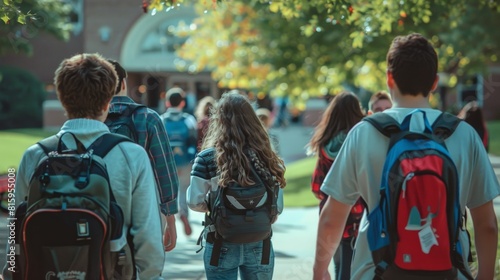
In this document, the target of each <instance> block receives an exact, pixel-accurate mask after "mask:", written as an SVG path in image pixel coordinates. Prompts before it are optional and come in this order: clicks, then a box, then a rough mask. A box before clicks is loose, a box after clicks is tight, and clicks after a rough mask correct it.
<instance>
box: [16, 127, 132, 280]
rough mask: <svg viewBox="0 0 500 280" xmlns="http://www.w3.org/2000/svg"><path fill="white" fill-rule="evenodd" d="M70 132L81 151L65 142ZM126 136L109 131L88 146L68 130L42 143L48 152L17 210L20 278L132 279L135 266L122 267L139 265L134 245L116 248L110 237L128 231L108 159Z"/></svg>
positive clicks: (118, 235)
mask: <svg viewBox="0 0 500 280" xmlns="http://www.w3.org/2000/svg"><path fill="white" fill-rule="evenodd" d="M69 135H71V136H73V138H74V140H75V142H76V144H77V150H76V151H74V150H67V149H65V148H64V147H63V146H64V143H63V142H62V140H61V139H62V138H63V137H66V136H69ZM123 141H130V139H128V138H126V137H123V136H121V135H116V134H112V133H107V134H104V135H103V136H101V137H100V138H98V139H97V140H96V141H95V142H94V143H93V144H91V145H90V146H89V147H88V148H87V149H85V147H84V146H83V144H81V142H80V141H79V140H78V139H77V138H76V137H75V135H73V134H72V133H65V134H63V135H62V136H61V137H60V138H59V137H57V136H52V137H49V138H47V139H44V140H42V141H40V142H39V143H38V145H40V147H42V149H43V150H44V152H45V154H46V157H45V158H44V159H43V160H42V161H41V163H40V164H39V165H38V167H37V168H36V170H35V172H34V174H33V176H32V178H31V180H30V183H29V191H28V196H27V200H26V201H23V202H22V203H21V204H20V205H19V207H18V208H17V210H16V218H17V223H18V224H19V226H18V227H16V231H17V232H16V243H17V244H19V245H20V250H19V251H20V252H19V255H18V256H17V262H16V263H17V266H18V268H17V269H16V272H15V273H14V275H13V276H14V279H25V280H32V279H52V278H54V279H56V278H57V279H112V278H113V274H115V276H114V277H117V274H116V273H119V275H125V274H127V275H129V276H123V277H121V276H119V277H120V278H119V279H130V278H132V275H133V274H134V273H135V272H134V271H127V272H124V271H122V270H123V269H129V270H134V269H133V268H134V267H135V266H134V265H133V258H132V257H127V259H126V260H125V259H124V258H125V257H126V255H129V254H130V251H128V250H129V248H128V246H126V248H123V249H122V250H121V251H119V252H113V253H111V252H110V241H111V240H114V239H118V238H120V237H121V236H122V227H123V213H122V210H121V208H120V206H119V205H118V204H117V203H116V200H115V198H114V196H113V192H112V189H111V186H110V182H109V177H108V172H107V169H106V165H105V162H104V161H103V158H104V157H105V156H106V154H107V153H108V152H109V151H110V150H111V149H112V148H113V147H114V146H115V145H117V144H118V143H120V142H123ZM125 251H127V253H126V252H125ZM125 263H127V264H129V265H128V266H125V265H124V264H125ZM125 267H126V268H125ZM130 268H132V269H130ZM115 270H116V271H120V272H115Z"/></svg>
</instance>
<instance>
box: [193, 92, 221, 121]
mask: <svg viewBox="0 0 500 280" xmlns="http://www.w3.org/2000/svg"><path fill="white" fill-rule="evenodd" d="M215 103H216V101H215V98H213V97H212V96H205V97H203V98H202V99H200V101H198V105H197V106H196V110H195V112H194V115H195V116H196V119H197V120H198V121H201V120H202V119H203V118H204V117H209V116H210V114H211V110H212V108H213V107H214V106H215Z"/></svg>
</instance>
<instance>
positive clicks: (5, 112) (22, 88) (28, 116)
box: [0, 67, 47, 130]
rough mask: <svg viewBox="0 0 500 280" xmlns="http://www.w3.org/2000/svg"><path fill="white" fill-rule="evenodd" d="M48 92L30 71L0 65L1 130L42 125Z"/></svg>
mask: <svg viewBox="0 0 500 280" xmlns="http://www.w3.org/2000/svg"><path fill="white" fill-rule="evenodd" d="M46 94H47V93H46V92H45V90H44V87H43V84H42V83H41V82H40V81H39V80H38V79H37V78H36V77H35V76H33V74H31V73H29V72H28V71H26V70H22V69H17V68H12V67H0V130H4V129H12V128H30V127H42V124H43V101H44V100H45V96H46Z"/></svg>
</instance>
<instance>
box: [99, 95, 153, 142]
mask: <svg viewBox="0 0 500 280" xmlns="http://www.w3.org/2000/svg"><path fill="white" fill-rule="evenodd" d="M120 105H121V104H120ZM123 106H125V109H124V110H123V111H122V112H121V113H120V112H109V113H108V117H107V118H106V121H104V123H105V124H106V125H107V126H108V128H109V131H111V132H113V133H118V134H120V135H123V136H126V137H128V138H130V139H132V141H134V142H135V143H137V141H138V139H139V138H138V136H137V129H136V128H135V124H134V119H133V116H134V112H135V111H137V110H138V109H140V108H146V106H144V105H142V104H134V103H130V104H129V103H126V104H123Z"/></svg>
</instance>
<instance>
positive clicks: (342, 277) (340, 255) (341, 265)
mask: <svg viewBox="0 0 500 280" xmlns="http://www.w3.org/2000/svg"><path fill="white" fill-rule="evenodd" d="M353 239H354V237H351V238H343V239H342V241H340V245H339V247H338V249H337V251H336V252H335V255H333V262H334V263H335V279H336V280H349V279H351V261H352V253H353V247H354V241H355V240H353Z"/></svg>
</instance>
